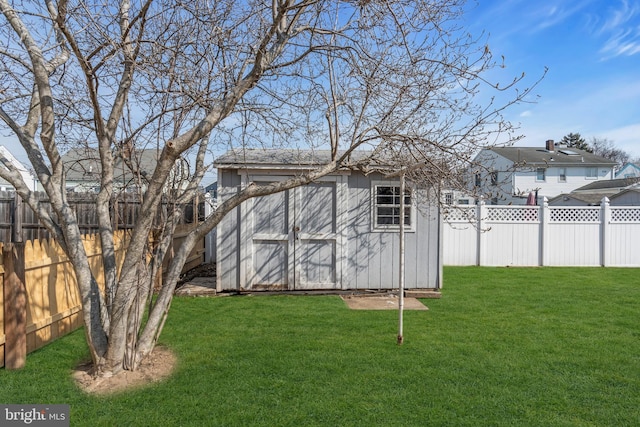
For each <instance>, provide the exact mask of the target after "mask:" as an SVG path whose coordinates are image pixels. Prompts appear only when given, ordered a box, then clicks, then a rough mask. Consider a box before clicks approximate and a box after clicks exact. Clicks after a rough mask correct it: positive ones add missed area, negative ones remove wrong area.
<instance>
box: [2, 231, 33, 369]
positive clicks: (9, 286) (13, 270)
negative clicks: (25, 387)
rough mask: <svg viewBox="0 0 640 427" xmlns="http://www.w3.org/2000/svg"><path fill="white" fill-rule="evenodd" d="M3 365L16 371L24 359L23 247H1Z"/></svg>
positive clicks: (16, 245)
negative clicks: (2, 275)
mask: <svg viewBox="0 0 640 427" xmlns="http://www.w3.org/2000/svg"><path fill="white" fill-rule="evenodd" d="M2 255H3V257H4V272H5V273H4V274H5V276H4V334H5V344H4V353H5V354H4V365H5V369H20V368H22V367H24V365H25V363H26V360H27V290H26V287H25V284H24V244H23V243H7V244H5V245H4V248H3V253H2Z"/></svg>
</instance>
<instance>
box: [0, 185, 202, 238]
mask: <svg viewBox="0 0 640 427" xmlns="http://www.w3.org/2000/svg"><path fill="white" fill-rule="evenodd" d="M96 196H97V194H95V193H68V194H67V200H68V202H69V204H70V205H71V206H72V207H73V209H74V211H75V213H76V217H77V219H78V226H79V228H80V231H81V232H82V233H84V234H93V233H96V232H97V231H98V215H97V211H96ZM35 197H36V198H37V199H38V200H39V202H40V204H41V205H43V206H44V207H45V209H48V210H49V211H50V210H51V208H50V203H49V200H48V198H47V195H46V193H44V192H38V193H35ZM165 206H166V205H165ZM110 210H111V217H112V218H114V220H113V224H112V226H113V228H114V229H115V230H129V229H131V228H133V227H134V224H135V222H136V219H137V217H138V214H139V210H140V195H138V194H134V193H121V194H118V195H117V196H114V197H113V198H112V199H111V202H110ZM203 216H204V197H196V198H195V199H194V200H193V203H191V204H190V205H187V206H186V208H185V212H184V217H183V219H182V222H183V223H184V224H192V223H194V222H198V221H200V220H201V219H202V218H203ZM16 232H17V233H18V234H19V236H20V237H21V238H18V239H17V241H26V240H36V239H38V240H44V239H47V238H49V233H48V231H47V230H46V229H45V228H44V227H43V226H42V224H40V222H39V221H38V218H37V217H36V215H35V213H34V212H33V211H32V210H31V208H30V207H29V206H28V205H27V204H26V203H22V202H21V200H20V198H19V197H17V195H16V193H15V192H12V191H0V242H11V241H13V240H12V237H15V236H14V235H15V233H16Z"/></svg>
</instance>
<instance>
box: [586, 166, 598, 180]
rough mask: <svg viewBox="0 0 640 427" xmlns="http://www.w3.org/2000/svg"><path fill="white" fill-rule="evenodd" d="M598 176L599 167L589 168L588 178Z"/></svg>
mask: <svg viewBox="0 0 640 427" xmlns="http://www.w3.org/2000/svg"><path fill="white" fill-rule="evenodd" d="M597 177H598V168H597V167H596V168H587V179H595V178H597Z"/></svg>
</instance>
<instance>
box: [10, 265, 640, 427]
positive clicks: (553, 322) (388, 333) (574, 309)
mask: <svg viewBox="0 0 640 427" xmlns="http://www.w3.org/2000/svg"><path fill="white" fill-rule="evenodd" d="M638 273H639V270H638V269H602V268H582V269H580V268H530V269H526V268H446V269H445V285H444V289H443V297H442V299H440V300H426V301H425V303H426V304H427V305H428V306H429V308H430V310H429V311H426V312H423V311H421V312H418V311H414V312H406V314H405V344H404V345H403V346H397V345H396V344H395V342H396V333H397V312H395V311H382V312H381V311H378V312H376V311H350V310H348V309H346V307H345V305H344V303H343V302H342V301H341V300H340V299H339V298H338V297H334V296H321V297H320V296H314V297H299V296H273V297H248V296H247V297H229V298H214V299H207V298H176V299H175V301H174V303H173V307H172V312H171V315H170V316H169V321H168V322H167V325H166V327H165V330H164V332H163V335H162V337H161V343H162V344H165V345H167V346H169V347H171V348H172V349H173V350H174V352H175V353H176V354H177V355H178V358H179V365H178V366H177V369H176V372H175V373H174V375H173V376H172V377H171V378H170V379H169V380H167V381H165V382H163V383H161V384H157V385H153V386H149V387H147V388H144V389H141V390H136V391H130V392H126V393H123V394H120V395H116V396H111V397H93V396H88V395H85V394H83V393H81V392H80V391H79V390H78V389H77V388H76V387H75V386H74V384H73V382H72V380H71V378H70V373H71V371H72V370H73V368H74V366H75V365H76V364H77V363H78V362H79V361H80V360H82V359H84V358H86V357H87V351H86V348H85V344H84V336H83V333H82V331H77V332H75V333H73V334H71V335H70V336H67V337H65V338H63V339H60V340H58V341H56V342H55V343H53V344H51V345H49V346H47V347H46V348H44V349H41V350H39V351H37V352H35V353H33V354H31V355H29V357H28V360H27V367H26V368H25V369H23V370H21V371H5V370H0V384H1V386H0V402H3V403H49V404H54V403H67V404H70V405H71V425H73V426H76V425H91V426H100V425H103V426H116V425H131V426H134V425H140V426H152V425H163V426H165V425H185V426H186V425H195V426H200V425H202V426H208V425H220V426H236V425H237V426H260V425H264V426H299V425H318V426H328V425H331V426H334V425H335V426H338V425H340V426H360V425H362V426H372V425H383V426H393V425H397V426H411V425H416V426H422V425H451V426H484V425H490V426H513V425H518V426H606V425H612V426H614V425H615V426H625V425H629V426H630V425H638V423H640V332H639V331H640V325H639V322H638V320H639V319H640V279H639V278H638V277H639V276H638Z"/></svg>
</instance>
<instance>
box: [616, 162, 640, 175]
mask: <svg viewBox="0 0 640 427" xmlns="http://www.w3.org/2000/svg"><path fill="white" fill-rule="evenodd" d="M635 177H640V164H638V163H627V164H625V165H624V166H623V167H622V169H620V170H619V171H618V172H616V178H635Z"/></svg>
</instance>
